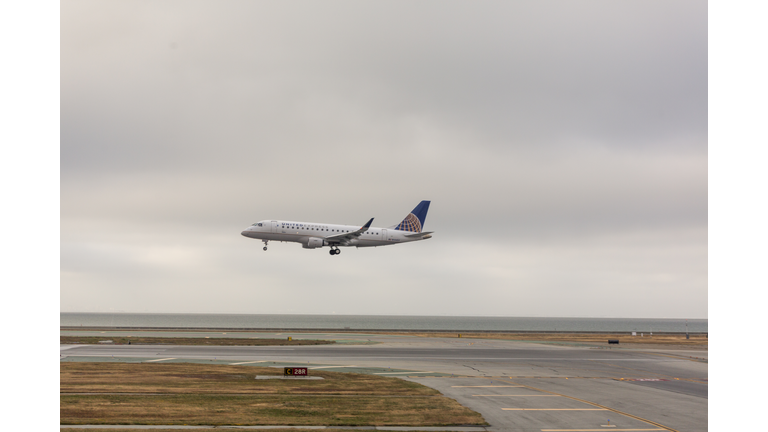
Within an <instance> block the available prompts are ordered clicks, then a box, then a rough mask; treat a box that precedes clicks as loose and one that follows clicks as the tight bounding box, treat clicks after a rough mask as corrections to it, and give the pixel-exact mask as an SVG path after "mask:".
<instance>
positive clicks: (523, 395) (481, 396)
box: [472, 395, 560, 397]
mask: <svg viewBox="0 0 768 432" xmlns="http://www.w3.org/2000/svg"><path fill="white" fill-rule="evenodd" d="M559 396H560V395H472V397H559Z"/></svg>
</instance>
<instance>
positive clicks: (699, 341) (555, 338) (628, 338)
mask: <svg viewBox="0 0 768 432" xmlns="http://www.w3.org/2000/svg"><path fill="white" fill-rule="evenodd" d="M392 334H397V335H400V336H414V337H455V338H458V335H459V334H458V333H427V332H425V333H392ZM461 337H462V338H469V339H503V340H519V341H531V342H574V343H588V344H599V345H608V339H618V340H619V346H621V345H629V344H641V345H676V346H682V347H685V346H690V347H697V348H701V347H706V346H707V345H708V343H709V339H708V338H707V336H706V335H699V334H696V335H691V336H690V339H686V338H685V335H684V334H663V335H660V334H655V335H653V336H650V335H649V334H644V335H643V336H641V335H640V333H638V334H637V336H632V335H630V334H627V333H461Z"/></svg>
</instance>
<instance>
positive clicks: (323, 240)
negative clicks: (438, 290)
mask: <svg viewBox="0 0 768 432" xmlns="http://www.w3.org/2000/svg"><path fill="white" fill-rule="evenodd" d="M429 203H430V202H429V201H422V202H420V203H419V205H417V206H416V208H414V209H413V211H411V212H410V213H408V215H407V216H406V217H405V219H403V221H402V222H400V223H399V224H397V225H394V226H392V227H390V228H376V227H372V226H371V223H373V218H371V219H370V220H369V221H368V222H366V223H365V224H364V225H363V226H355V225H336V224H324V223H314V222H296V221H286V220H263V221H261V222H256V223H255V224H253V225H251V226H249V227H248V228H246V229H245V230H244V231H243V232H242V233H241V234H242V235H244V236H245V237H249V238H252V239H258V240H261V241H263V242H264V250H267V243H268V242H270V241H279V242H295V243H301V245H302V247H304V248H305V249H316V248H321V247H324V246H328V247H330V248H331V250H330V253H331V255H338V254H339V253H341V251H340V250H339V247H352V246H354V247H376V246H387V245H391V244H399V243H409V242H414V241H419V240H426V239H428V238H432V235H431V234H432V233H431V232H422V228H423V227H424V222H425V220H426V218H427V211H429Z"/></svg>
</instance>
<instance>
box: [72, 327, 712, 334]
mask: <svg viewBox="0 0 768 432" xmlns="http://www.w3.org/2000/svg"><path fill="white" fill-rule="evenodd" d="M59 330H73V331H74V330H83V331H117V330H133V331H141V330H147V331H200V332H205V331H214V332H219V331H228V332H254V331H255V332H260V331H261V332H306V333H326V332H333V333H385V334H396V333H449V334H456V333H466V334H479V333H488V334H515V333H521V334H536V333H542V334H627V333H630V334H631V333H632V332H631V331H583V330H453V329H451V330H435V329H352V328H279V327H272V328H268V327H264V328H243V327H236V328H235V327H144V326H141V327H125V326H60V327H59ZM641 333H643V334H651V332H647V331H637V334H638V335H639V334H641ZM653 334H658V335H684V334H686V332H684V331H683V332H679V331H677V332H665V331H656V332H653ZM688 334H690V335H706V334H709V332H694V331H691V332H688Z"/></svg>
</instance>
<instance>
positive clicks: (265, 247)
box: [264, 240, 269, 250]
mask: <svg viewBox="0 0 768 432" xmlns="http://www.w3.org/2000/svg"><path fill="white" fill-rule="evenodd" d="M268 241H269V240H264V250H267V242H268Z"/></svg>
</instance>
